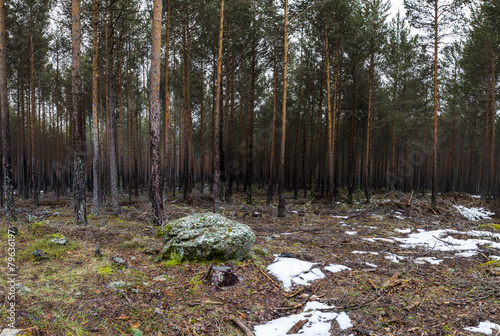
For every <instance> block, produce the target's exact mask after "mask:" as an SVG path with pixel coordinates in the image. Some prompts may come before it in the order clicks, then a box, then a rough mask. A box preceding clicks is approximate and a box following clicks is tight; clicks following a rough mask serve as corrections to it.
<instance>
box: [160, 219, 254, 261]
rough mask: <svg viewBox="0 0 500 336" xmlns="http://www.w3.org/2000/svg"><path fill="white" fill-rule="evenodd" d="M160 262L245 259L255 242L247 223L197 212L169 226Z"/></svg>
mask: <svg viewBox="0 0 500 336" xmlns="http://www.w3.org/2000/svg"><path fill="white" fill-rule="evenodd" d="M160 232H161V234H162V236H163V238H164V241H165V247H164V248H163V251H162V252H161V253H160V259H167V260H169V259H176V260H180V261H186V260H189V261H210V260H218V261H224V260H230V259H236V260H242V259H243V258H244V257H245V256H246V255H247V254H248V253H249V252H250V249H251V248H252V246H253V244H254V243H255V234H254V233H253V231H252V229H250V227H248V226H247V225H245V224H241V223H238V222H235V221H232V220H230V219H227V218H225V217H223V216H221V215H219V214H215V213H198V214H193V215H190V216H187V217H183V218H180V219H178V220H175V221H171V222H169V223H166V224H165V225H164V226H163V227H162V229H161V231H160Z"/></svg>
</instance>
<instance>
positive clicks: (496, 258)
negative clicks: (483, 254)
mask: <svg viewBox="0 0 500 336" xmlns="http://www.w3.org/2000/svg"><path fill="white" fill-rule="evenodd" d="M490 258H491V259H493V260H500V256H494V255H490Z"/></svg>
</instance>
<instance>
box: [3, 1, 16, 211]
mask: <svg viewBox="0 0 500 336" xmlns="http://www.w3.org/2000/svg"><path fill="white" fill-rule="evenodd" d="M0 115H1V119H2V125H1V127H2V170H3V192H4V196H5V218H6V219H7V220H8V221H15V220H16V212H15V207H14V183H13V181H12V161H11V160H12V158H11V148H10V113H9V101H8V95H7V32H6V29H5V1H4V0H0Z"/></svg>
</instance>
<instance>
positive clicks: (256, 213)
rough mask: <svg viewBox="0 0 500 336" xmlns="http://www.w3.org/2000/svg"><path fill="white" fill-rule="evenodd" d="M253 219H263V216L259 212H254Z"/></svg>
mask: <svg viewBox="0 0 500 336" xmlns="http://www.w3.org/2000/svg"><path fill="white" fill-rule="evenodd" d="M252 217H262V214H261V213H260V212H258V211H254V212H253V213H252Z"/></svg>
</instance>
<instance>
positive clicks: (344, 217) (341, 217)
mask: <svg viewBox="0 0 500 336" xmlns="http://www.w3.org/2000/svg"><path fill="white" fill-rule="evenodd" d="M330 217H332V218H338V219H347V218H349V216H330Z"/></svg>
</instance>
